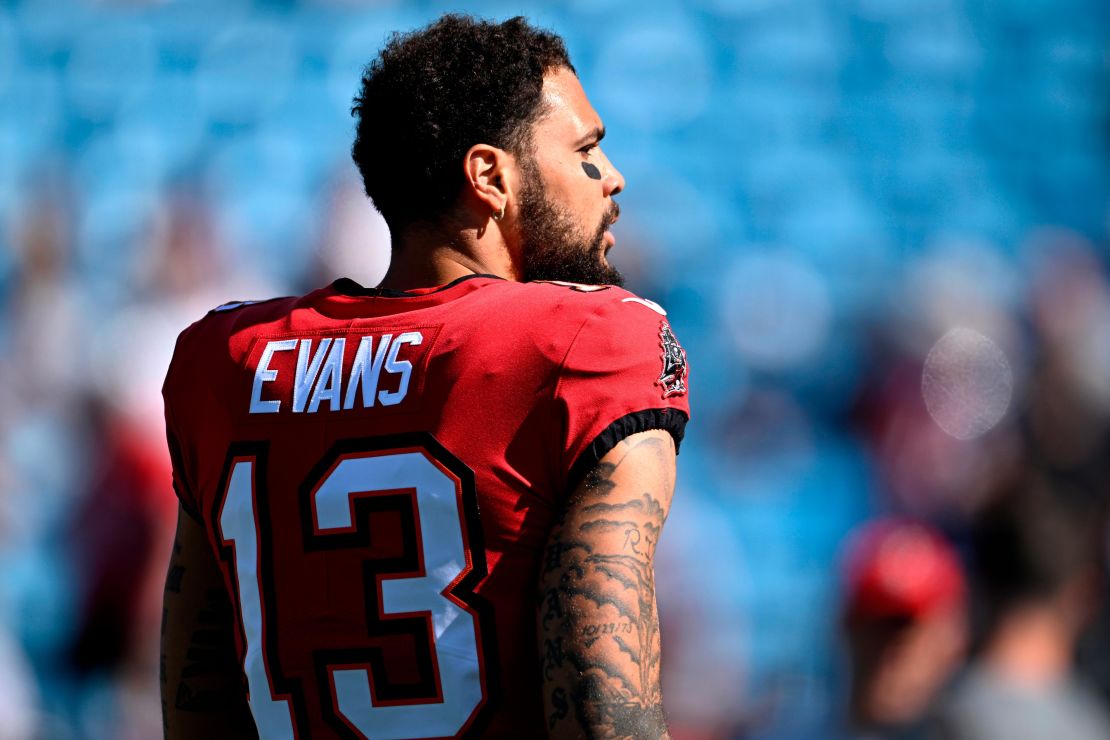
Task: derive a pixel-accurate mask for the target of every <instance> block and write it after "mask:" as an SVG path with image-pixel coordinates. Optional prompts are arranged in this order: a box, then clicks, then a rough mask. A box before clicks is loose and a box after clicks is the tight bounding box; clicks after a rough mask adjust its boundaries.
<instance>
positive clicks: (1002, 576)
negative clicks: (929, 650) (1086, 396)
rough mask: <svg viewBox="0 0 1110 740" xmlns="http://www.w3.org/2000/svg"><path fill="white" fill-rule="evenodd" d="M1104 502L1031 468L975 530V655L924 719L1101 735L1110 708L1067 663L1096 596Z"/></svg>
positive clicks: (1073, 739) (1004, 490)
mask: <svg viewBox="0 0 1110 740" xmlns="http://www.w3.org/2000/svg"><path fill="white" fill-rule="evenodd" d="M1104 526H1105V516H1104V511H1103V507H1102V506H1101V505H1100V504H1098V503H1097V502H1096V501H1095V500H1094V499H1092V498H1091V496H1090V495H1088V494H1087V493H1086V492H1084V491H1082V490H1078V489H1076V488H1074V487H1072V486H1071V485H1070V484H1068V483H1066V482H1064V481H1063V480H1061V479H1058V478H1053V477H1050V476H1049V475H1047V474H1044V473H1040V472H1035V471H1032V472H1030V471H1027V472H1025V473H1023V474H1021V475H1020V476H1015V477H1014V478H1012V479H1011V480H1009V481H1008V482H1007V483H1006V484H1005V485H1004V486H1002V487H1001V488H1000V489H999V491H998V492H997V494H996V498H993V500H992V502H991V503H990V504H989V505H988V506H987V507H986V508H985V509H984V510H983V511H982V512H981V513H980V514H979V515H978V517H977V518H976V520H975V522H974V523H973V526H972V530H971V546H972V554H971V558H972V575H973V587H974V593H975V596H976V601H977V604H976V616H977V620H976V621H977V622H978V624H977V625H976V630H975V631H976V637H975V650H974V658H973V660H972V661H971V663H970V665H969V666H968V668H967V670H966V671H965V673H964V675H962V676H961V678H960V679H959V681H958V682H957V683H956V684H955V685H954V686H953V688H952V690H951V693H950V694H949V695H948V696H946V698H945V699H944V701H943V702H942V703H941V705H940V707H939V709H938V711H937V713H936V716H935V717H934V718H933V720H932V722H931V723H930V724H931V726H932V729H933V732H934V735H935V737H937V738H940V739H941V740H996V739H997V738H1007V739H1008V740H1041V739H1042V738H1043V739H1044V740H1050V739H1051V740H1105V738H1107V737H1110V715H1108V713H1107V710H1106V707H1104V706H1103V705H1102V704H1101V702H1100V700H1099V698H1098V696H1097V695H1096V694H1095V693H1094V692H1093V691H1091V690H1090V689H1089V688H1088V687H1087V686H1086V685H1085V684H1084V682H1083V681H1082V680H1081V679H1080V678H1079V677H1078V676H1077V674H1076V673H1075V671H1074V669H1073V665H1074V659H1075V651H1076V645H1077V642H1078V639H1079V636H1080V634H1081V632H1082V631H1083V629H1084V628H1085V627H1086V626H1087V625H1088V623H1089V622H1090V620H1091V618H1092V616H1093V615H1094V613H1095V611H1096V609H1097V607H1098V602H1099V600H1100V593H1099V584H1100V576H1101V572H1100V571H1101V566H1100V558H1099V553H1100V542H1101V539H1102V537H1103V536H1104Z"/></svg>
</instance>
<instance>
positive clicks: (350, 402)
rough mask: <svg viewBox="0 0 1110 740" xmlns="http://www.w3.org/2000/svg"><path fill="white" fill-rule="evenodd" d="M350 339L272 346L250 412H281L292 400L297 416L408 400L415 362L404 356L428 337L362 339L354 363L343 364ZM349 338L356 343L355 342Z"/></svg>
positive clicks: (275, 342) (412, 334)
mask: <svg viewBox="0 0 1110 740" xmlns="http://www.w3.org/2000/svg"><path fill="white" fill-rule="evenodd" d="M347 339H348V338H347V337H338V338H332V337H324V338H322V339H318V340H316V341H315V342H314V341H313V340H312V339H310V338H288V339H278V340H272V341H269V342H267V343H266V347H265V349H264V350H263V351H262V355H261V357H260V358H259V360H258V364H257V366H256V367H255V370H254V383H253V384H252V386H251V398H250V413H252V414H276V413H278V412H279V411H281V410H282V408H288V407H287V406H286V405H285V404H286V403H288V402H291V404H292V406H291V408H292V411H293V413H295V414H301V413H309V414H314V413H316V412H317V411H319V410H320V409H321V408H324V409H325V410H327V411H339V410H341V409H352V408H356V407H357V408H371V407H372V406H375V405H380V406H396V405H397V404H399V403H401V402H402V401H403V400H405V396H406V395H407V394H408V392H409V381H410V380H411V378H412V363H411V362H410V361H408V360H404V359H401V358H400V356H399V355H400V352H401V349H402V348H403V347H405V346H406V345H410V346H414V347H415V346H419V345H421V344H423V343H424V335H423V334H422V333H421V332H419V331H406V332H402V333H400V334H396V335H394V334H382V335H380V336H374V335H366V336H362V337H359V338H358V348H357V349H356V350H355V353H354V358H353V359H352V360H351V362H350V363H346V362H344V357H345V354H346V351H347ZM350 339H351V340H352V344H353V342H354V339H355V338H354V337H351V338H350ZM294 351H296V353H297V354H296V361H297V363H296V367H295V368H289V367H285V368H282V367H281V366H282V365H285V366H288V365H290V364H291V360H292V358H291V356H290V355H291V353H293V352H294ZM281 373H286V374H288V373H292V375H293V378H292V383H291V384H290V383H288V382H282V381H286V378H284V377H281V378H279V374H281ZM383 376H385V377H383ZM267 386H269V387H267ZM290 389H291V390H290ZM275 391H276V392H275ZM275 395H277V397H276V398H275V397H274V396H275ZM283 396H284V397H283ZM290 396H291V398H290Z"/></svg>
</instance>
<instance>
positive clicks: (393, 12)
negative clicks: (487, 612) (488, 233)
mask: <svg viewBox="0 0 1110 740" xmlns="http://www.w3.org/2000/svg"><path fill="white" fill-rule="evenodd" d="M449 10H464V11H466V12H471V13H474V14H477V15H483V16H492V17H507V16H509V15H515V14H517V13H524V14H525V15H527V16H529V17H530V18H531V19H532V20H533V21H535V22H537V23H538V24H540V25H544V26H548V27H550V28H553V29H554V30H556V31H558V32H559V33H561V34H562V35H563V36H564V37H565V38H566V40H567V42H568V45H569V48H570V51H571V54H572V58H573V60H574V63H575V65H576V66H577V68H578V70H579V73H580V75H581V78H582V80H583V82H584V85H585V87H586V89H587V91H588V93H589V94H590V96H591V98H592V101H593V102H594V104H595V107H596V108H597V109H598V110H599V112H600V113H601V114H602V117H603V118H604V119H605V121H606V123H607V125H608V129H609V136H608V138H607V139H606V150H607V153H608V154H609V156H610V157H611V158H612V159H613V161H614V162H615V163H616V164H617V166H618V167H620V168H621V169H622V171H623V172H624V174H625V176H626V178H627V181H628V188H627V190H626V193H625V194H624V195H623V196H621V200H622V205H623V214H624V215H623V217H622V220H621V223H620V225H619V226H618V227H617V231H616V233H617V236H618V244H617V247H616V249H615V252H614V259H615V261H616V262H617V264H618V265H619V266H620V267H621V268H622V269H623V270H624V271H625V272H626V274H627V275H628V276H629V278H630V286H629V287H631V288H632V289H633V290H635V291H636V292H638V293H640V294H642V295H645V296H646V297H649V298H652V299H655V300H657V301H659V302H661V303H663V304H664V305H665V306H666V307H667V308H668V310H669V311H670V314H671V317H672V322H673V324H674V326H675V330H676V333H677V334H678V336H679V337H680V339H681V340H682V341H683V343H684V345H685V346H686V349H687V351H688V354H689V356H690V358H691V366H692V388H693V390H692V403H693V408H694V415H695V416H694V423H693V424H692V425H691V427H690V432H689V438H688V442H687V443H686V445H684V447H683V454H682V456H681V458H680V466H679V467H680V480H679V492H678V495H677V497H676V503H675V506H674V511H673V514H672V517H671V521H670V524H669V526H668V529H667V532H666V535H665V537H664V539H663V545H662V548H661V551H660V552H661V554H660V557H661V559H662V562H661V563H660V565H659V571H660V573H659V577H660V580H661V583H662V586H661V587H660V597H659V598H660V604H661V609H662V611H663V619H664V621H665V624H664V630H665V635H664V639H665V642H664V644H665V655H666V657H665V659H664V665H665V671H666V678H665V681H666V683H665V695H666V697H667V703H668V708H669V711H670V714H671V719H672V721H673V723H674V725H675V728H676V735H677V736H679V737H687V738H700V737H722V738H725V737H753V738H816V737H834V736H836V735H837V734H838V733H840V732H841V731H840V730H839V729H837V728H841V727H842V726H843V715H844V711H845V710H844V703H845V698H844V697H845V694H846V685H847V679H846V674H847V666H846V659H845V656H844V650H843V649H842V647H841V646H840V636H839V635H840V624H841V621H840V619H841V617H840V614H841V611H842V609H843V607H844V604H843V601H844V591H843V585H842V584H843V578H842V572H841V566H840V563H841V561H842V552H843V548H844V543H845V541H846V537H847V536H848V535H849V533H850V532H852V531H853V529H855V528H856V527H857V525H859V524H860V523H862V522H864V521H867V520H869V519H872V518H874V517H876V516H881V515H888V514H899V515H907V516H913V517H917V518H919V519H921V520H924V521H927V522H931V523H932V524H933V525H934V526H936V527H937V528H939V530H941V531H943V532H944V533H945V534H946V535H947V536H948V537H949V538H950V540H951V541H952V542H954V543H955V544H956V546H957V548H959V549H961V552H963V549H964V548H963V544H964V542H965V540H966V537H967V532H968V530H969V527H970V526H971V524H972V523H973V522H974V521H975V517H976V516H977V513H978V512H979V511H980V510H981V509H982V507H983V505H984V503H985V502H986V501H987V500H988V499H989V498H990V493H989V492H990V490H991V489H992V486H993V485H994V484H995V483H996V482H997V479H998V478H999V477H1000V475H1001V471H1004V470H1007V469H1009V468H1010V467H1011V465H1012V463H1013V462H1014V461H1015V460H1025V461H1029V460H1035V461H1036V462H1037V465H1038V466H1040V467H1041V468H1044V469H1051V470H1052V471H1054V473H1056V472H1060V471H1065V472H1066V473H1067V474H1068V476H1069V479H1070V480H1072V481H1078V485H1079V487H1081V488H1082V489H1083V490H1084V491H1087V492H1089V494H1090V495H1091V496H1094V497H1099V496H1104V495H1105V494H1106V493H1107V491H1108V489H1107V486H1106V480H1107V477H1106V475H1105V473H1104V471H1103V466H1104V464H1105V462H1106V460H1104V458H1107V448H1106V445H1105V442H1106V439H1107V437H1106V435H1105V431H1106V424H1107V415H1108V413H1110V283H1108V281H1107V271H1106V267H1107V265H1106V261H1107V257H1108V247H1110V4H1107V3H1106V2H1105V0H1052V1H1051V2H1050V1H1049V0H1012V1H1009V2H1001V1H998V0H827V1H826V2H807V1H805V0H688V1H687V2H685V3H677V2H666V1H665V0H637V1H636V2H631V1H630V0H570V1H568V2H565V3H561V4H559V5H558V6H557V7H555V6H549V5H540V4H538V3H536V4H531V5H528V4H525V5H523V6H521V5H520V4H518V3H509V2H504V1H503V0H481V1H477V2H470V3H467V4H465V6H460V5H455V4H450V3H442V2H434V1H431V0H427V1H423V2H409V3H404V2H356V1H355V0H347V1H342V0H330V1H329V0H317V1H316V2H307V1H305V2H294V1H293V0H285V1H278V0H273V1H272V2H263V1H262V0H254V1H251V0H197V1H193V2H186V1H181V2H142V1H141V0H132V1H131V2H99V3H94V2H78V1H76V0H39V1H35V0H6V1H5V2H3V3H0V306H2V310H0V738H17V739H22V738H31V737H44V738H63V739H64V738H86V737H88V738H150V737H155V736H159V735H160V732H161V722H160V717H159V706H158V698H157V671H158V666H157V631H158V621H159V619H160V598H161V581H162V578H163V574H164V562H165V559H166V553H167V550H168V543H169V540H170V538H171V537H172V533H171V529H170V528H171V527H172V524H173V518H174V513H175V501H174V499H173V494H172V492H171V489H170V487H169V477H168V460H167V457H166V454H165V452H164V448H163V446H164V442H163V440H164V437H163V427H162V416H161V398H160V395H159V389H160V386H161V381H162V377H163V373H164V370H165V367H166V365H167V363H168V360H169V357H170V353H171V350H172V347H173V342H174V339H175V337H176V334H177V333H178V332H179V331H180V330H181V329H182V328H184V327H185V326H186V325H187V324H188V323H190V322H191V321H193V320H195V319H196V318H198V317H200V316H201V315H203V313H204V312H205V311H207V310H208V309H209V308H211V307H213V306H215V305H217V304H219V303H222V302H225V301H228V300H232V299H246V298H255V297H264V296H269V295H275V294H288V293H292V292H300V291H304V290H307V289H310V288H312V287H316V286H318V285H319V284H323V283H324V282H326V281H330V280H331V279H334V278H335V277H338V276H340V275H348V276H350V277H353V278H355V279H357V280H359V281H361V282H363V283H364V284H370V285H373V284H374V283H375V282H376V281H377V279H378V277H379V276H380V275H381V274H382V273H383V272H384V269H385V266H386V262H387V260H388V233H387V231H386V230H385V228H384V226H383V225H382V223H381V222H380V220H379V219H378V218H377V216H376V214H375V213H374V212H373V210H372V208H371V207H370V206H369V204H368V203H367V202H366V201H365V199H364V198H363V196H362V194H361V192H360V190H359V185H358V183H357V180H356V177H357V175H356V173H355V171H354V168H353V166H352V165H351V163H350V161H349V157H348V155H347V150H348V147H349V145H350V141H351V138H352V132H353V124H352V120H351V118H350V116H349V113H348V111H349V106H350V100H351V97H352V95H353V94H354V92H355V88H356V84H357V81H358V77H359V72H360V68H361V66H362V65H364V64H365V63H366V62H368V61H369V60H370V59H371V58H372V57H373V56H374V55H375V54H376V52H377V50H378V49H379V48H380V46H381V44H382V42H383V40H384V39H385V38H386V36H387V34H388V33H389V32H390V31H392V30H397V29H411V28H414V27H417V26H419V25H422V24H424V23H426V22H427V21H428V20H430V19H432V18H434V17H435V16H437V15H438V14H440V13H441V12H444V11H449ZM1104 543H1105V538H1104ZM1105 549H1107V548H1104V550H1105ZM1102 623H1103V624H1104V625H1105V624H1106V623H1107V622H1106V620H1105V619H1103V621H1102ZM1108 642H1110V640H1108V639H1107V637H1106V634H1105V627H1103V629H1102V632H1099V631H1098V630H1097V629H1096V630H1093V631H1089V634H1088V636H1087V638H1086V639H1085V640H1084V642H1083V647H1082V649H1081V650H1080V657H1079V663H1080V670H1083V671H1085V675H1086V676H1087V679H1088V680H1089V681H1091V682H1092V683H1093V684H1094V685H1096V686H1098V685H1101V686H1102V688H1103V690H1104V691H1105V690H1106V689H1107V684H1108V683H1110V682H1108V681H1107V676H1106V673H1107V672H1108V670H1110V669H1108V668H1107V666H1108V665H1110V650H1108V649H1107V643H1108ZM1100 671H1101V673H1100Z"/></svg>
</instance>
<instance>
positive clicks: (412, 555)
mask: <svg viewBox="0 0 1110 740" xmlns="http://www.w3.org/2000/svg"><path fill="white" fill-rule="evenodd" d="M686 383H687V367H686V357H685V353H684V351H683V350H682V348H681V347H680V346H679V344H678V342H677V341H676V339H675V337H674V334H673V333H672V332H671V328H670V326H669V324H668V323H667V320H666V318H665V316H664V314H663V310H662V309H661V308H659V307H658V306H657V305H656V304H654V303H652V302H650V301H645V300H643V299H641V298H637V297H636V296H634V295H632V294H631V293H628V292H627V291H624V290H621V289H619V288H612V287H590V286H574V285H570V284H555V283H516V282H510V281H506V280H502V279H499V278H496V277H493V276H488V275H473V276H468V277H466V278H462V279H459V280H456V281H455V282H453V283H451V284H449V285H446V286H441V287H439V288H433V289H424V290H416V291H411V292H396V291H388V290H382V289H366V288H362V287H361V286H358V285H357V284H356V283H354V282H352V281H350V280H340V281H337V282H336V283H335V284H333V285H332V286H330V287H327V288H323V289H321V290H317V291H315V292H312V293H309V294H308V295H306V296H303V297H300V298H279V299H274V300H271V301H262V302H258V303H245V304H229V305H227V306H221V307H220V308H218V309H215V310H213V311H212V312H210V313H209V314H208V315H207V316H206V317H205V318H203V319H202V320H201V321H199V322H197V323H196V324H194V325H193V326H191V327H189V328H188V329H186V330H185V331H184V332H183V333H182V334H181V337H180V338H179V340H178V343H177V348H176V350H175V353H174V359H173V362H172V364H171V366H170V370H169V374H168V376H167V378H166V384H165V387H164V389H163V393H164V395H165V400H166V420H167V426H168V430H169V438H170V448H171V452H172V457H173V460H174V487H175V490H176V491H177V494H178V497H179V498H180V500H181V504H182V507H183V508H184V509H185V510H186V511H187V512H189V513H190V514H192V515H193V516H194V517H195V518H197V519H198V520H199V521H200V522H202V523H203V524H204V527H205V529H206V531H207V533H208V536H209V539H210V544H211V546H212V549H213V552H214V553H215V554H216V557H217V559H218V561H219V563H220V567H221V568H222V570H223V572H224V574H225V577H226V582H227V587H228V589H229V592H230V593H231V595H232V601H233V603H234V604H235V606H236V615H237V616H238V629H237V636H236V637H237V645H238V648H239V651H240V656H239V657H240V658H241V659H242V661H243V662H242V664H243V670H244V675H245V678H246V689H247V692H248V696H249V701H250V706H251V711H252V713H253V715H254V718H255V722H256V724H257V725H258V728H259V734H260V736H261V737H263V738H292V737H297V738H301V739H302V740H304V739H306V738H310V737H311V738H333V737H348V738H349V737H355V738H359V737H369V738H373V739H374V740H381V739H382V738H433V737H436V738H438V737H463V736H466V737H540V736H543V734H544V732H545V726H544V722H543V710H542V698H541V691H540V667H539V666H540V663H539V656H538V649H537V646H536V634H535V632H536V627H535V609H536V602H535V599H536V596H535V594H536V588H537V582H538V572H539V561H540V554H541V550H542V548H543V546H544V543H545V539H546V537H547V534H548V532H549V530H550V527H551V525H552V522H553V518H554V517H555V516H557V514H558V512H559V508H560V505H561V499H562V497H563V496H564V495H565V494H566V492H567V491H568V490H571V489H573V487H574V486H575V485H576V484H577V483H578V482H579V480H580V479H581V478H582V477H583V476H584V475H585V474H586V473H587V472H588V471H589V470H590V468H591V467H592V466H593V465H594V464H595V463H596V462H597V460H598V459H600V458H601V457H602V456H603V455H604V454H605V453H606V452H608V451H609V450H610V449H611V448H612V447H613V446H614V445H615V444H616V443H617V442H618V441H620V440H621V439H623V438H624V437H626V436H628V435H630V434H634V433H636V432H640V431H644V430H647V429H666V430H669V431H670V432H671V433H672V434H673V435H674V438H675V442H676V444H677V443H678V442H679V441H680V440H681V438H682V434H683V430H684V428H685V424H686V420H687V419H688V417H689V404H688V400H687V386H686Z"/></svg>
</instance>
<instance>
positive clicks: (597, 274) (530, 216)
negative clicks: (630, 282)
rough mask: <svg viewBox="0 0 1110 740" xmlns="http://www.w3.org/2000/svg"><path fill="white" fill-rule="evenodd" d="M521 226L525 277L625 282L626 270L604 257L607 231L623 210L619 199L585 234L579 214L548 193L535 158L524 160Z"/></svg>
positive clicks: (595, 283) (590, 283)
mask: <svg viewBox="0 0 1110 740" xmlns="http://www.w3.org/2000/svg"><path fill="white" fill-rule="evenodd" d="M522 165H523V166H522V169H523V171H524V175H525V178H524V184H523V187H522V191H521V194H520V231H521V237H522V242H523V243H522V248H523V254H524V280H525V281H528V280H563V281H566V282H571V283H583V284H586V285H617V286H622V285H624V276H623V275H621V273H620V271H619V270H617V269H616V268H615V267H612V266H611V265H609V264H607V263H606V262H605V261H604V256H605V232H606V230H608V228H609V227H610V226H612V225H613V222H614V221H616V220H617V216H618V215H619V214H620V208H619V207H618V206H617V204H616V203H613V204H612V206H611V207H610V209H609V210H608V211H607V212H606V213H605V216H604V217H603V218H602V219H601V223H600V224H599V225H598V227H597V228H596V229H595V230H594V231H593V233H591V234H590V235H588V236H586V237H583V236H582V235H581V231H580V229H579V227H578V225H577V224H576V223H575V220H574V218H573V217H572V216H571V214H570V213H569V212H567V211H566V210H563V209H560V208H558V207H557V206H555V205H554V204H553V203H552V202H551V200H550V199H549V198H548V197H547V192H546V189H545V188H544V185H543V180H542V179H541V177H540V174H539V172H538V169H537V168H536V166H535V164H534V163H532V162H522Z"/></svg>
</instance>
